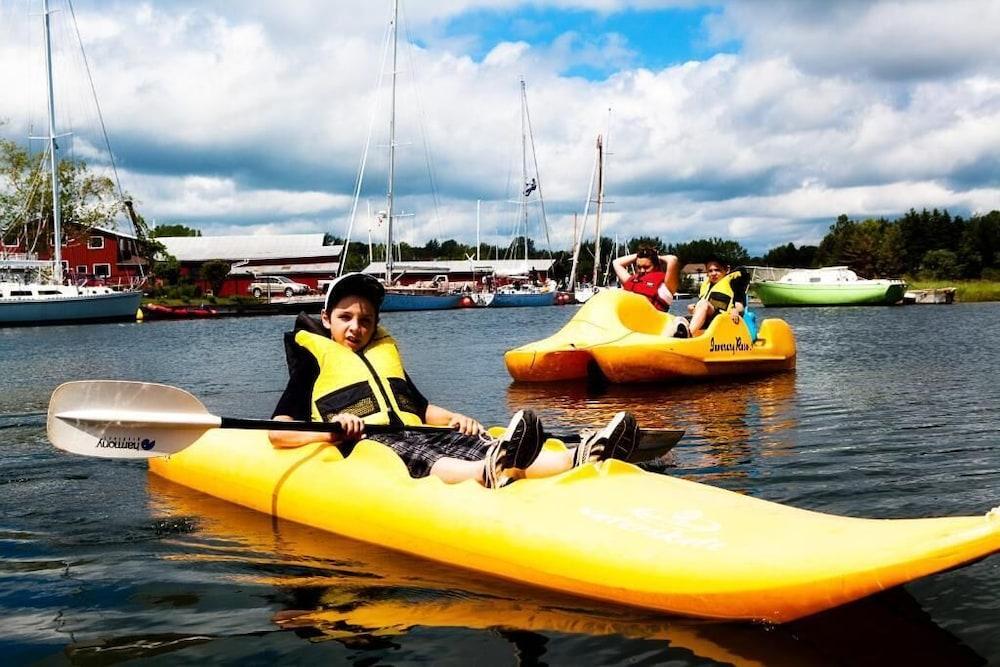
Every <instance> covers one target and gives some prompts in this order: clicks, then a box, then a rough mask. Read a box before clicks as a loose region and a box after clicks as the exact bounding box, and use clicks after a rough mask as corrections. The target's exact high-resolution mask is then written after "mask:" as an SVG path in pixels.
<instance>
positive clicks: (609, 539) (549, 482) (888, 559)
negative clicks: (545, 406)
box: [149, 429, 1000, 623]
mask: <svg viewBox="0 0 1000 667" xmlns="http://www.w3.org/2000/svg"><path fill="white" fill-rule="evenodd" d="M546 446H547V447H561V446H562V445H561V444H560V443H558V442H556V441H549V442H548V443H547V444H546ZM149 466H150V469H151V471H152V472H153V473H155V474H156V475H160V476H162V477H164V478H166V479H169V480H171V481H173V482H177V483H179V484H182V485H185V486H188V487H191V488H194V489H197V490H199V491H202V492H205V493H208V494H210V495H213V496H216V497H218V498H222V499H224V500H228V501H230V502H234V503H237V504H240V505H243V506H246V507H250V508H252V509H255V510H258V511H260V512H264V513H266V514H271V515H274V516H277V517H281V518H284V519H288V520H291V521H295V522H298V523H302V524H306V525H309V526H313V527H315V528H318V529H321V530H325V531H328V532H331V533H336V534H338V535H343V536H346V537H349V538H353V539H356V540H361V541H364V542H369V543H373V544H379V545H382V546H384V547H388V548H390V549H394V550H397V551H401V552H405V553H409V554H414V555H416V556H420V557H423V558H427V559H431V560H434V561H438V562H441V563H446V564H450V565H454V566H457V567H462V568H466V569H469V570H474V571H478V572H482V573H485V574H487V575H491V576H497V577H502V578H506V579H510V580H513V581H517V582H521V583H525V584H530V585H534V586H539V587H542V588H547V589H552V590H557V591H563V592H566V593H570V594H574V595H579V596H584V597H587V598H593V599H597V600H603V601H606V602H610V603H615V604H625V605H631V606H635V607H640V608H646V609H652V610H657V611H660V612H668V613H672V614H679V615H686V616H695V617H707V618H718V619H747V620H763V621H770V622H776V623H781V622H785V621H790V620H793V619H796V618H800V617H803V616H807V615H810V614H813V613H816V612H819V611H822V610H825V609H830V608H833V607H836V606H838V605H841V604H844V603H846V602H849V601H852V600H856V599H859V598H862V597H865V596H868V595H870V594H872V593H875V592H878V591H881V590H884V589H887V588H891V587H893V586H897V585H900V584H903V583H906V582H908V581H912V580H914V579H917V578H920V577H923V576H926V575H928V574H932V573H935V572H940V571H943V570H947V569H950V568H954V567H957V566H959V565H962V564H965V563H969V562H971V561H975V560H978V559H980V558H983V557H985V556H987V555H989V554H991V553H994V552H996V551H998V550H1000V511H998V510H994V511H992V512H990V513H988V514H986V515H982V516H970V517H954V518H935V519H899V520H877V519H858V518H848V517H841V516H834V515H829V514H822V513H818V512H812V511H807V510H801V509H796V508H793V507H788V506H785V505H781V504H777V503H773V502H768V501H764V500H760V499H756V498H752V497H748V496H743V495H740V494H738V493H734V492H732V491H726V490H723V489H719V488H715V487H712V486H708V485H705V484H699V483H696V482H690V481H686V480H683V479H678V478H673V477H668V476H665V475H660V474H656V473H651V472H646V471H643V470H641V469H640V468H638V467H636V466H633V465H631V464H628V463H622V462H620V461H615V460H609V461H605V462H603V463H600V464H596V465H595V464H588V465H585V466H582V467H580V468H576V469H573V470H570V471H568V472H565V473H562V474H561V475H557V476H555V477H549V478H544V479H528V480H520V481H518V482H515V483H514V484H512V485H510V486H508V487H505V488H503V489H498V490H489V489H485V488H483V487H481V486H480V485H478V484H476V483H475V482H471V481H468V482H463V483H461V484H453V485H448V484H445V483H443V482H442V481H440V480H438V479H437V478H435V477H426V478H422V479H413V478H411V477H410V476H409V474H408V473H407V471H406V468H405V466H404V465H403V463H402V461H401V460H400V459H399V458H398V457H397V456H396V455H395V454H394V453H393V452H392V451H391V450H390V449H389V448H387V447H385V446H383V445H381V444H378V443H375V442H371V441H362V442H361V443H359V444H358V445H357V447H356V448H355V449H354V452H353V453H352V454H351V455H350V456H349V457H347V458H344V457H343V456H342V455H341V454H340V451H339V450H338V449H337V448H335V447H332V446H329V445H323V444H320V443H316V444H312V445H306V446H304V447H300V448H297V449H275V448H273V447H272V446H271V445H270V443H269V442H268V440H267V436H266V434H265V433H263V432H260V431H242V430H235V429H213V430H210V431H208V432H207V433H206V434H204V435H203V436H201V437H200V438H199V439H198V440H197V441H196V442H195V443H194V444H192V445H191V446H190V447H188V448H187V449H185V450H184V451H182V452H180V453H178V454H175V455H173V456H170V457H168V458H163V459H151V460H150V462H149Z"/></svg>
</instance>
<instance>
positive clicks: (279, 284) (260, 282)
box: [247, 276, 312, 299]
mask: <svg viewBox="0 0 1000 667" xmlns="http://www.w3.org/2000/svg"><path fill="white" fill-rule="evenodd" d="M311 290H312V288H311V287H309V285H303V284H302V283H297V282H295V281H294V280H292V279H290V278H286V277H285V276H257V278H256V279H255V280H254V281H253V282H252V283H250V286H249V287H248V288H247V291H248V292H250V293H251V294H253V295H254V296H255V297H256V298H258V299H259V298H260V297H261V296H263V295H265V294H267V295H270V296H274V295H278V294H283V295H284V296H295V295H296V294H308V293H309V292H310V291H311Z"/></svg>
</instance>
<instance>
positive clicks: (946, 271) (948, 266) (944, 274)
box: [920, 249, 961, 280]
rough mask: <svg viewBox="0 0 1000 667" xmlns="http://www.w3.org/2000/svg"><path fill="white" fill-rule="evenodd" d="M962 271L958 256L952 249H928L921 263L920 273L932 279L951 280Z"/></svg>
mask: <svg viewBox="0 0 1000 667" xmlns="http://www.w3.org/2000/svg"><path fill="white" fill-rule="evenodd" d="M960 273H961V270H960V269H959V265H958V256H957V255H956V254H955V253H954V252H952V251H951V250H944V249H939V250H928V251H927V254H926V255H924V259H923V261H922V262H921V263H920V275H921V276H924V277H926V278H930V279H932V280H951V279H953V278H957V277H958V276H959V274H960Z"/></svg>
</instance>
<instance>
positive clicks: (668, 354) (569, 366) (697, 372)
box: [504, 290, 796, 383]
mask: <svg viewBox="0 0 1000 667" xmlns="http://www.w3.org/2000/svg"><path fill="white" fill-rule="evenodd" d="M672 320H673V316H671V315H669V314H667V313H661V312H660V311H658V310H656V309H655V308H654V307H653V306H652V305H651V304H650V303H649V301H648V300H647V299H646V298H644V297H642V296H640V295H637V294H632V293H630V292H625V291H623V290H601V291H600V292H598V293H597V294H595V295H594V296H593V297H592V298H591V299H589V300H588V301H587V303H586V304H584V306H583V307H582V308H581V309H580V310H579V312H578V313H577V314H576V315H575V316H574V317H573V319H571V320H570V321H569V322H568V323H567V324H566V326H564V327H563V328H562V329H561V330H560V331H559V332H557V333H556V334H554V335H553V336H550V337H548V338H545V339H543V340H540V341H536V342H534V343H529V344H527V345H522V346H521V347H518V348H515V349H513V350H509V351H508V352H507V353H506V354H505V355H504V363H505V364H506V366H507V371H508V372H509V373H510V375H511V377H512V378H514V379H515V380H518V381H525V382H552V381H564V380H582V379H585V378H587V377H590V376H593V375H595V374H598V375H601V376H603V377H604V378H606V379H608V380H609V381H611V382H617V383H633V382H663V381H671V380H678V379H685V378H704V377H717V376H730V375H748V374H755V373H775V372H781V371H787V370H792V369H794V368H795V357H796V347H795V336H794V334H793V333H792V330H791V328H790V327H789V326H788V324H787V323H786V322H785V321H784V320H780V319H775V318H771V319H766V320H764V321H763V322H762V323H761V325H760V328H759V330H758V334H757V339H756V340H752V339H751V336H750V331H749V330H748V329H747V327H746V324H745V323H744V322H743V321H742V320H741V321H740V322H739V323H738V324H735V323H733V321H732V320H731V319H730V318H728V317H724V316H719V317H716V318H715V319H714V320H713V321H712V323H711V324H710V325H709V327H708V329H707V330H706V331H705V332H704V333H703V334H702V335H700V336H698V337H697V338H687V339H682V338H671V337H667V336H663V335H661V332H663V331H665V330H672V327H671V326H670V323H671V321H672Z"/></svg>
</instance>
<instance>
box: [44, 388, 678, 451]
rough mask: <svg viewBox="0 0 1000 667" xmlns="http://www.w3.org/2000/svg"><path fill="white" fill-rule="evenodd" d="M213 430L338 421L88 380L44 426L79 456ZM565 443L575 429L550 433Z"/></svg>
mask: <svg viewBox="0 0 1000 667" xmlns="http://www.w3.org/2000/svg"><path fill="white" fill-rule="evenodd" d="M213 428H241V429H251V430H272V431H320V432H326V433H339V432H340V424H336V423H324V422H289V421H276V420H272V419H240V418H236V417H219V416H217V415H213V414H211V413H209V412H208V410H207V409H206V408H205V406H204V405H202V403H201V401H199V400H198V399H197V398H195V397H194V396H193V395H191V394H190V393H188V392H186V391H184V390H183V389H178V388H177V387H171V386H168V385H164V384H154V383H151V382H127V381H119V380H91V381H80V382H67V383H65V384H63V385H60V386H59V387H57V388H56V390H55V391H54V392H52V398H51V400H50V401H49V413H48V421H47V432H48V436H49V440H50V441H51V442H52V444H53V445H55V446H56V447H58V448H59V449H62V450H65V451H67V452H72V453H73V454H82V455H84V456H98V457H103V458H115V459H146V458H152V457H156V456H168V455H170V454H176V453H177V452H179V451H181V450H183V449H184V448H186V447H188V446H189V445H191V444H192V443H193V442H194V441H195V440H197V439H198V438H199V437H201V435H202V434H203V433H205V432H206V431H208V430H210V429H213ZM451 430H453V429H450V428H448V427H446V426H391V425H384V424H365V432H366V433H398V432H400V431H417V432H439V431H451ZM683 435H684V431H676V430H670V429H647V428H641V429H639V446H638V448H636V452H635V454H634V455H633V456H632V457H631V459H630V461H631V462H632V463H638V462H641V461H649V460H652V459H655V458H658V457H660V456H663V454H665V453H667V452H668V451H670V449H672V448H673V446H674V445H676V444H677V442H678V441H679V440H680V439H681V436H683ZM546 437H551V438H556V439H558V440H562V441H563V442H566V443H574V442H580V435H579V434H575V433H573V434H565V435H552V434H546Z"/></svg>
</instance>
